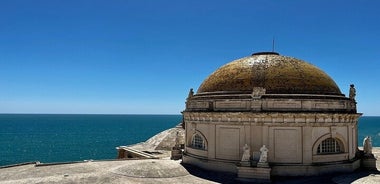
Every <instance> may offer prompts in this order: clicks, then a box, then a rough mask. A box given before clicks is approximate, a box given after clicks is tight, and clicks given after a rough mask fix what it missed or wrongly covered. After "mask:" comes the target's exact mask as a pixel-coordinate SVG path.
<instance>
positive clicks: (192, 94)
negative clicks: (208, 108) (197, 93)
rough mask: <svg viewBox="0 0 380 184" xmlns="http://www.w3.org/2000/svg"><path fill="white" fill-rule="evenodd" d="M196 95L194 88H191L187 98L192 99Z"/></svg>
mask: <svg viewBox="0 0 380 184" xmlns="http://www.w3.org/2000/svg"><path fill="white" fill-rule="evenodd" d="M193 96H194V91H193V88H190V91H189V95H188V96H187V99H190V98H192V97H193Z"/></svg>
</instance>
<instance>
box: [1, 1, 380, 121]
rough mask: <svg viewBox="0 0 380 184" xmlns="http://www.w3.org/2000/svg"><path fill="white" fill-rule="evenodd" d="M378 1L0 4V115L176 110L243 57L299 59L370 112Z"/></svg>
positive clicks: (378, 78)
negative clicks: (353, 92)
mask: <svg viewBox="0 0 380 184" xmlns="http://www.w3.org/2000/svg"><path fill="white" fill-rule="evenodd" d="M379 7H380V2H378V1H373V0H361V1H357V0H341V1H330V0H318V1H317V0H316V1H304V0H291V1H275V0H235V1H227V0H225V1H223V0H218V1H216V0H215V1H203V0H202V1H201V0H194V1H173V0H171V1H169V0H159V1H157V0H134V1H128V0H103V1H100V0H86V1H84V0H44V1H39V0H34V1H29V0H24V1H23V0H2V1H0V113H104V114H109V113H112V114H179V113H180V112H181V111H182V110H183V109H184V103H185V99H186V97H187V94H188V91H189V89H190V88H194V89H195V91H196V90H197V88H198V87H199V85H200V84H201V83H202V81H203V80H204V79H205V78H206V77H207V76H208V75H209V74H211V73H212V72H213V71H214V70H216V69H217V68H219V67H220V66H222V65H224V64H226V63H228V62H230V61H232V60H234V59H238V58H241V57H245V56H248V55H250V54H252V53H253V52H259V51H270V50H271V49H272V38H273V37H275V39H276V49H275V50H276V51H277V52H279V53H280V54H281V55H286V56H293V57H296V58H299V59H302V60H306V61H308V62H310V63H312V64H314V65H316V66H318V67H319V68H321V69H322V70H324V71H325V72H326V73H328V74H329V75H330V76H331V77H332V78H333V79H334V80H335V82H336V83H337V84H338V86H339V87H340V89H341V91H342V92H343V93H344V94H346V95H348V88H349V84H351V83H354V84H355V86H356V89H357V101H358V111H359V112H363V113H364V115H380V109H379V108H378V104H379V103H380V95H379V92H380V87H379V82H380V67H379V63H380V56H379V53H380V46H379V41H380V23H379V20H380V12H379V10H378V8H379Z"/></svg>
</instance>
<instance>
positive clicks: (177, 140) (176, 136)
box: [175, 131, 179, 147]
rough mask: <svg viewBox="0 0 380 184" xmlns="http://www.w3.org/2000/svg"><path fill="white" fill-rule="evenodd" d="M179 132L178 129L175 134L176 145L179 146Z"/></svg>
mask: <svg viewBox="0 0 380 184" xmlns="http://www.w3.org/2000/svg"><path fill="white" fill-rule="evenodd" d="M178 134H179V132H178V131H177V134H176V135H175V147H179V135H178Z"/></svg>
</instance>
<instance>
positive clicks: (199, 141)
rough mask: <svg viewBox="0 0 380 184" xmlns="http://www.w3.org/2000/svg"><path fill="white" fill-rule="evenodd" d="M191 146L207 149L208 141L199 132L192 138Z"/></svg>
mask: <svg viewBox="0 0 380 184" xmlns="http://www.w3.org/2000/svg"><path fill="white" fill-rule="evenodd" d="M191 147H193V148H195V149H202V150H204V149H206V143H205V140H204V139H203V137H202V136H201V135H199V134H194V135H193V138H192V139H191Z"/></svg>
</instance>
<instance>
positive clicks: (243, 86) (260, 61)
mask: <svg viewBox="0 0 380 184" xmlns="http://www.w3.org/2000/svg"><path fill="white" fill-rule="evenodd" d="M255 87H262V88H265V90H266V94H316V95H342V93H341V91H340V89H339V87H338V86H337V85H336V83H335V82H334V80H333V79H331V77H330V76H328V75H327V74H326V73H325V72H323V71H322V70H321V69H319V68H318V67H316V66H314V65H312V64H310V63H307V62H305V61H302V60H299V59H296V58H293V57H288V56H281V55H279V54H278V53H275V52H260V53H255V54H252V55H251V56H248V57H244V58H241V59H237V60H235V61H232V62H230V63H228V64H226V65H224V66H222V67H220V68H219V69H217V70H216V71H215V72H214V73H212V74H211V75H210V76H209V77H208V78H207V79H206V80H204V81H203V83H202V84H201V86H200V87H199V89H198V91H197V94H215V93H240V94H241V93H251V92H252V89H253V88H255Z"/></svg>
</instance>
